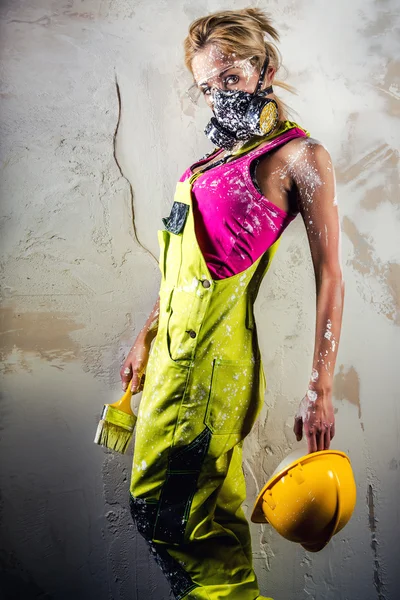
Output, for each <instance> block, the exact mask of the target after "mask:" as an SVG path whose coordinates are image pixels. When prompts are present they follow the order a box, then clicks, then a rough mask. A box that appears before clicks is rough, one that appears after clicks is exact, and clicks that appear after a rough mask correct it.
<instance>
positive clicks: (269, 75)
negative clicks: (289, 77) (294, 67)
mask: <svg viewBox="0 0 400 600" xmlns="http://www.w3.org/2000/svg"><path fill="white" fill-rule="evenodd" d="M275 73H276V69H275V67H273V66H272V65H268V67H267V72H266V73H265V75H264V84H263V86H262V89H265V88H267V87H269V86H270V85H271V84H272V82H273V80H274V77H275Z"/></svg>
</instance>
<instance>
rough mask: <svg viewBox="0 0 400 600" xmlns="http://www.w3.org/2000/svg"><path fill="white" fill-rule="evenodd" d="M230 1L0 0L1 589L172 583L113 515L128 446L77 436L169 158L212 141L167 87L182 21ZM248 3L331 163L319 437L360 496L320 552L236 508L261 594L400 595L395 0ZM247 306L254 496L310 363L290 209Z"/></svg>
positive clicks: (126, 314) (157, 594)
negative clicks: (254, 405)
mask: <svg viewBox="0 0 400 600" xmlns="http://www.w3.org/2000/svg"><path fill="white" fill-rule="evenodd" d="M246 4H247V3H245V2H238V1H235V0H232V1H231V2H229V3H226V2H216V1H209V2H206V1H205V0H198V1H197V2H194V1H193V0H188V1H186V2H185V1H181V2H168V3H167V2H166V1H161V0H157V1H156V0H152V1H150V2H145V1H144V0H136V1H134V0H131V1H129V0H114V1H113V2H112V1H111V0H68V1H66V0H65V1H63V0H36V1H33V0H25V1H24V2H23V1H22V0H13V1H11V0H3V2H2V3H1V49H2V81H3V83H2V87H1V98H2V111H1V120H2V130H1V139H2V143H1V165H2V174H1V219H2V220H1V222H2V237H1V250H2V279H3V287H2V313H1V314H2V328H1V330H2V334H1V341H2V354H3V360H2V367H1V368H2V399H1V405H0V411H1V413H0V414H1V431H0V456H1V478H0V489H1V498H0V564H1V584H0V595H1V593H2V594H3V596H4V598H7V599H8V598H24V599H25V598H27V599H28V598H42V599H54V600H64V599H65V600H66V599H68V600H70V599H71V598H74V599H76V600H80V599H84V598H85V600H86V599H87V598H96V599H98V600H102V599H112V600H122V599H123V600H128V599H132V600H152V599H157V600H164V599H165V600H166V599H167V598H169V597H170V596H169V591H168V586H167V585H166V583H165V581H164V579H163V577H162V575H161V574H160V573H159V571H158V567H157V566H156V565H155V564H154V563H153V562H152V561H151V560H150V558H149V556H148V554H147V549H146V547H145V544H144V542H142V540H141V539H139V538H138V537H137V536H136V533H135V529H134V527H133V525H132V523H131V520H130V516H129V512H128V482H129V472H130V464H131V456H122V457H121V456H119V455H114V454H112V453H107V452H106V451H105V450H103V449H101V448H100V447H98V446H95V445H94V444H93V443H92V439H93V436H94V432H95V429H96V425H97V420H98V417H99V414H100V410H101V407H102V405H103V404H104V402H110V401H114V400H116V399H117V398H118V395H119V393H120V383H119V376H118V371H119V367H120V364H121V361H122V359H123V357H124V356H125V353H126V351H127V350H128V348H129V347H130V345H131V343H132V341H133V339H134V337H135V335H136V334H137V332H138V331H139V329H140V327H141V326H142V324H143V323H144V321H145V319H146V316H147V314H148V313H149V311H150V309H151V307H152V306H153V303H154V301H155V299H156V295H157V290H158V284H159V272H158V268H157V264H156V261H155V259H154V256H157V252H158V250H157V242H156V240H157V238H156V230H157V229H158V228H159V227H160V225H161V223H160V218H161V216H162V215H166V214H168V212H169V207H170V203H171V200H172V194H173V190H174V186H175V182H176V180H177V179H178V178H179V176H180V175H181V173H182V172H183V170H184V169H185V168H186V167H187V166H188V164H189V163H191V162H194V161H195V159H197V158H198V157H199V156H201V155H202V154H203V153H204V152H205V151H207V150H209V148H210V145H209V143H208V141H207V139H206V138H205V136H204V135H203V133H202V129H203V127H204V125H205V123H206V121H207V120H208V118H209V115H208V113H207V109H201V110H198V111H197V112H195V111H194V110H193V108H192V107H191V106H190V105H189V104H188V102H186V100H185V98H184V95H183V90H184V89H185V86H186V84H187V83H188V81H189V79H188V75H187V74H185V72H184V67H183V58H182V50H181V44H182V41H183V38H184V36H185V34H186V31H187V27H188V24H189V23H190V21H191V20H193V19H194V18H196V17H197V16H200V15H203V14H206V13H207V12H209V11H213V10H217V9H219V8H235V7H236V8H241V7H243V6H246ZM253 4H254V5H259V6H261V7H265V8H267V9H268V10H269V11H270V12H271V14H272V16H273V18H274V19H275V23H276V26H277V28H278V30H279V31H280V32H281V35H282V43H281V46H280V49H281V51H282V54H283V58H284V63H285V65H286V66H287V68H288V70H289V76H288V81H289V82H290V83H292V84H293V85H295V86H296V87H297V89H298V90H299V95H298V96H293V95H290V94H288V93H286V92H284V91H283V92H282V91H281V90H279V89H277V90H276V91H277V93H279V94H281V97H282V98H283V99H284V100H285V101H286V102H288V103H289V105H290V106H292V107H293V108H294V109H296V111H297V113H298V116H296V117H295V120H297V121H298V123H299V124H300V125H302V126H304V127H306V128H307V129H308V130H309V131H310V132H311V135H312V136H313V137H315V138H317V139H319V140H320V141H321V142H322V143H324V145H325V146H326V147H327V148H328V150H329V151H330V153H331V156H332V158H333V161H334V165H335V169H336V176H337V197H338V203H339V208H340V213H341V225H342V231H343V244H342V258H343V267H344V274H345V280H346V301H345V311H344V318H343V330H342V338H341V342H340V349H339V355H338V360H337V368H336V375H335V382H334V401H335V407H336V419H337V434H336V437H335V439H334V444H333V447H334V448H338V449H341V450H344V451H345V452H348V453H349V455H350V457H351V459H352V463H353V467H354V470H355V474H356V479H357V490H358V503H357V507H356V510H355V514H354V516H353V518H352V520H351V522H350V523H349V524H348V526H347V527H346V528H345V529H344V530H343V531H342V532H341V533H340V534H338V535H337V536H335V538H334V539H333V540H332V542H331V543H330V544H329V546H328V547H327V548H326V549H325V550H324V551H323V552H321V553H320V554H317V555H314V554H310V553H307V552H305V551H304V550H303V549H301V548H297V547H296V546H295V545H294V544H293V545H292V544H290V543H289V542H286V541H285V540H283V539H281V538H279V537H278V535H277V534H276V533H275V532H273V531H271V530H270V529H268V527H261V526H256V525H252V532H253V535H254V557H255V564H256V569H257V573H258V575H259V577H260V584H261V589H262V591H263V593H265V594H267V595H272V596H273V597H274V598H276V599H284V600H289V599H291V598H301V599H308V598H312V599H315V600H347V599H349V600H350V599H351V600H375V599H377V600H395V598H398V592H399V589H400V576H399V570H398V561H399V553H400V551H399V543H398V539H399V533H400V531H399V530H400V527H399V509H398V506H399V502H398V498H399V493H400V486H399V479H400V477H399V474H400V452H399V426H400V411H399V406H400V404H399V392H398V390H399V387H400V381H399V367H398V356H399V325H400V313H399V301H400V256H399V244H398V239H399V235H398V232H399V229H398V227H399V169H398V163H399V149H398V140H399V137H400V136H399V134H400V131H399V120H398V119H399V113H400V110H399V97H400V84H399V61H400V52H399V39H400V36H399V20H398V16H397V14H396V11H397V13H398V7H397V8H396V4H397V3H396V1H395V0H380V1H373V0H363V1H361V0H352V1H351V2H349V1H348V0H338V1H337V2H335V3H332V2H329V3H328V2H323V3H322V2H318V1H317V0H305V1H301V2H300V1H295V2H292V1H290V0H280V1H279V2H277V1H275V0H274V1H270V2H268V3H266V2H258V3H257V2H254V3H253ZM228 5H229V6H228ZM396 234H397V235H396ZM256 313H257V318H258V324H259V333H260V340H261V347H262V352H263V356H264V364H265V371H266V374H267V379H268V391H267V394H266V401H265V409H264V411H263V413H262V415H261V418H260V419H259V421H258V423H257V425H256V426H255V428H254V430H253V432H252V434H251V435H250V436H249V438H247V440H246V446H245V471H246V475H247V482H248V503H247V507H248V510H249V511H250V508H251V506H252V502H253V499H254V497H255V494H256V492H257V491H258V489H259V487H260V486H261V485H262V484H263V482H265V480H266V478H267V477H268V475H269V474H270V473H271V472H272V471H273V470H274V468H275V467H276V466H277V464H278V463H279V462H280V460H281V458H282V457H283V456H284V455H285V454H286V453H287V452H288V451H289V450H290V449H292V448H295V447H296V446H297V443H296V442H295V439H294V435H293V433H292V424H293V415H294V412H295V410H296V409H297V406H298V403H299V401H300V399H301V398H302V396H303V395H304V393H305V391H306V386H307V384H308V377H309V373H310V369H311V358H312V351H313V336H314V318H315V298H314V283H313V274H312V267H311V259H310V253H309V248H308V243H307V238H306V234H305V229H304V225H303V223H302V221H301V218H300V217H298V219H296V220H295V221H294V223H292V224H291V225H290V227H289V228H288V230H287V231H286V232H285V234H284V238H283V241H282V243H281V246H280V249H279V252H278V254H277V256H276V258H275V259H274V263H273V265H272V267H271V270H270V272H269V273H268V275H267V277H266V279H265V280H264V283H263V286H262V288H261V291H260V295H259V299H258V301H257V305H256ZM136 400H137V401H139V400H140V398H139V397H137V398H136ZM396 592H397V593H396ZM3 596H2V597H3Z"/></svg>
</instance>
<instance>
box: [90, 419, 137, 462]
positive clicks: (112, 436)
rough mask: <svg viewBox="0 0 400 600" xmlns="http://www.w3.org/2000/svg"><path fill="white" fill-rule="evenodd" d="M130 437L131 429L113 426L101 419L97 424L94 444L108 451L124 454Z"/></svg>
mask: <svg viewBox="0 0 400 600" xmlns="http://www.w3.org/2000/svg"><path fill="white" fill-rule="evenodd" d="M132 435H133V429H132V430H128V429H124V428H123V427H120V426H119V425H114V423H109V422H108V421H104V420H103V419H102V420H101V421H100V422H99V424H98V427H97V431H96V436H95V438H94V443H95V444H99V445H100V446H104V447H105V448H108V449H109V450H115V452H120V453H121V454H125V452H126V450H127V448H128V446H129V442H130V441H131V438H132Z"/></svg>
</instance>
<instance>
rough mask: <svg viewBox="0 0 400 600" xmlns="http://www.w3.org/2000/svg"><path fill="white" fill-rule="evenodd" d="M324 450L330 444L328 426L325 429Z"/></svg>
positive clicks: (327, 448)
mask: <svg viewBox="0 0 400 600" xmlns="http://www.w3.org/2000/svg"><path fill="white" fill-rule="evenodd" d="M324 438H325V450H329V446H330V445H331V432H330V430H329V428H328V429H327V430H326V431H325V436H324Z"/></svg>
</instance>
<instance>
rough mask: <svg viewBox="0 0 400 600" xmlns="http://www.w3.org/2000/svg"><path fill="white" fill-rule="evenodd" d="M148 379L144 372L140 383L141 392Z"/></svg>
mask: <svg viewBox="0 0 400 600" xmlns="http://www.w3.org/2000/svg"><path fill="white" fill-rule="evenodd" d="M145 379H146V375H145V374H144V373H143V375H142V378H141V380H140V384H139V391H140V392H141V391H142V390H143V388H144V381H145Z"/></svg>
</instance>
